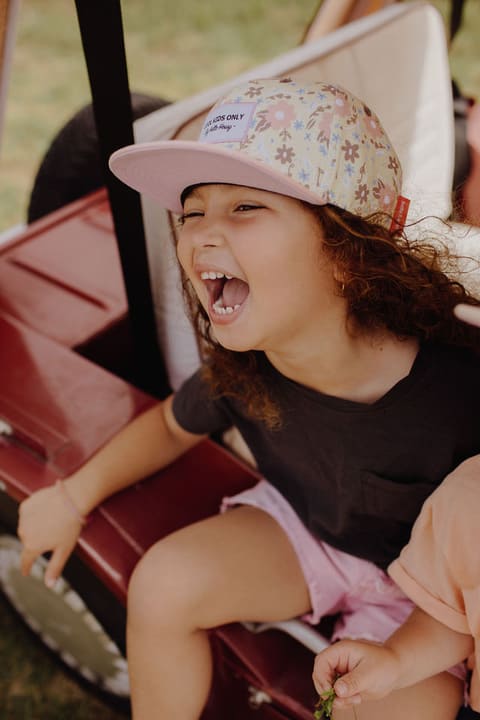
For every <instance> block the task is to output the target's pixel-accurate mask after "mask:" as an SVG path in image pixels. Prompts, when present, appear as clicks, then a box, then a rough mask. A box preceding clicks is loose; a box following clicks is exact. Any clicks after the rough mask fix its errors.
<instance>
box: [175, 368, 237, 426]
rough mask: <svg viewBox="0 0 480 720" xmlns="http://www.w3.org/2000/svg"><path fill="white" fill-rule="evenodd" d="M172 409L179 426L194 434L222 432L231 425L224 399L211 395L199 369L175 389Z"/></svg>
mask: <svg viewBox="0 0 480 720" xmlns="http://www.w3.org/2000/svg"><path fill="white" fill-rule="evenodd" d="M172 409H173V414H174V416H175V420H176V421H177V422H178V424H179V425H180V427H182V428H183V429H184V430H187V432H191V433H194V434H196V435H209V434H212V433H216V432H223V431H224V430H227V429H228V428H229V427H231V425H232V420H231V417H230V414H229V413H228V409H227V406H226V403H225V401H224V400H222V398H214V397H212V394H211V392H210V389H209V386H208V384H207V383H206V382H205V381H204V380H203V378H202V371H201V369H200V370H197V372H196V373H194V374H193V375H192V376H191V377H190V378H189V379H188V380H186V381H185V382H184V383H183V385H182V386H181V387H180V388H179V389H178V390H177V392H176V393H175V395H174V398H173V406H172Z"/></svg>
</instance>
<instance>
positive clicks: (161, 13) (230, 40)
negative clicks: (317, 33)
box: [0, 0, 480, 231]
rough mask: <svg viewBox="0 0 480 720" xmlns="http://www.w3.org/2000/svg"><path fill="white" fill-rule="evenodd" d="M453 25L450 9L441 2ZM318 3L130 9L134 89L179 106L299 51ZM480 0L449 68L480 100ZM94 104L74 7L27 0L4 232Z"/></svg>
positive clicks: (468, 10) (191, 2)
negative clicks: (56, 141)
mask: <svg viewBox="0 0 480 720" xmlns="http://www.w3.org/2000/svg"><path fill="white" fill-rule="evenodd" d="M433 4H434V5H436V6H437V7H438V8H439V9H440V11H441V12H442V14H443V15H444V17H447V15H448V11H449V7H450V2H449V0H435V2H434V3H433ZM318 5H319V2H318V0H294V1H292V0H243V1H242V2H241V3H230V2H225V1H224V0H208V1H204V2H196V1H195V0H124V2H123V15H124V25H125V35H126V47H127V56H128V63H129V72H130V83H131V87H132V89H134V90H137V91H139V92H146V93H149V94H153V95H157V96H161V97H165V98H167V99H169V100H175V99H179V98H182V97H185V96H188V95H190V94H192V93H195V92H198V91H200V90H203V89H205V88H207V87H209V86H211V85H214V84H216V83H219V82H221V81H223V80H225V79H227V78H229V77H232V76H234V75H236V74H238V73H239V72H241V71H243V70H246V69H248V68H249V67H253V66H255V65H257V64H258V63H260V62H262V61H264V60H266V59H268V58H271V57H273V56H274V55H276V54H278V53H280V52H284V51H286V50H288V49H290V48H293V47H295V46H296V45H297V44H299V43H300V42H301V39H302V35H303V32H304V30H305V28H306V26H307V24H308V22H309V20H310V19H311V17H312V16H313V15H314V13H315V10H316V8H317V7H318ZM478 6H479V0H467V2H466V7H465V20H464V24H463V27H462V30H461V32H460V33H459V34H458V36H457V38H456V39H455V42H454V45H453V48H452V53H451V63H452V68H453V73H454V76H455V77H456V78H457V79H458V81H459V82H460V86H461V88H462V89H463V90H464V92H465V93H467V94H469V95H472V96H474V97H477V96H478V95H480V62H478V60H479V57H478V55H479V49H478V37H479V36H480V35H479V33H480V13H479V7H478ZM87 102H89V88H88V81H87V76H86V70H85V66H84V62H83V56H82V51H81V43H80V38H79V33H78V29H77V22H76V14H75V6H74V2H73V0H70V1H69V2H67V1H66V0H23V1H22V4H21V9H20V18H19V23H18V33H17V43H16V48H15V53H14V59H13V67H12V74H11V82H10V91H9V97H8V105H7V115H6V123H5V131H4V137H3V141H2V146H1V148H0V231H1V230H3V229H5V228H8V227H9V226H11V225H15V224H17V223H22V222H24V219H25V213H26V207H27V204H28V197H29V193H30V189H31V186H32V182H33V178H34V175H35V171H36V169H37V167H38V165H39V163H40V161H41V159H42V157H43V154H44V152H45V151H46V149H47V147H48V145H49V143H50V142H51V140H52V138H53V137H54V135H55V133H56V132H57V131H58V130H59V128H60V127H62V126H63V125H64V123H65V122H66V121H67V120H68V119H69V118H70V117H71V116H72V115H73V113H74V112H75V111H76V110H78V109H79V108H80V107H81V106H82V105H84V104H86V103H87Z"/></svg>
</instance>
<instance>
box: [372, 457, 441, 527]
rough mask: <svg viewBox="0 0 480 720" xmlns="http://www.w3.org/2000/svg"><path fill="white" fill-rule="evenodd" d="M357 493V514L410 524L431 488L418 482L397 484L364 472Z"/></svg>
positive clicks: (432, 486)
mask: <svg viewBox="0 0 480 720" xmlns="http://www.w3.org/2000/svg"><path fill="white" fill-rule="evenodd" d="M359 490H360V492H359V501H360V507H359V508H358V511H359V514H362V515H371V516H374V517H379V518H383V519H385V520H388V519H391V520H392V521H396V522H401V523H408V524H412V523H413V522H414V521H415V519H416V517H417V515H418V513H419V512H420V508H421V507H422V505H423V503H424V502H425V500H426V499H427V497H428V496H429V495H431V493H432V492H433V491H434V490H435V485H433V484H432V483H427V482H421V481H410V482H400V481H398V482H397V481H394V480H389V479H386V478H384V477H380V476H379V475H376V474H375V473H373V472H369V471H366V470H364V471H362V473H361V476H360V487H359Z"/></svg>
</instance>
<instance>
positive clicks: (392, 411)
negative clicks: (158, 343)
mask: <svg viewBox="0 0 480 720" xmlns="http://www.w3.org/2000/svg"><path fill="white" fill-rule="evenodd" d="M261 365H262V372H263V373H264V375H265V378H266V381H267V383H268V386H269V388H270V391H271V393H272V396H273V397H274V399H275V400H276V402H277V403H278V405H279V407H280V409H281V412H282V418H283V425H282V427H281V428H280V429H279V430H269V429H268V428H267V427H266V426H265V425H264V424H263V423H261V422H259V421H256V420H252V419H251V418H249V417H248V415H247V414H246V412H245V409H244V408H243V407H242V404H241V402H239V401H237V400H232V399H231V398H227V397H221V398H215V399H214V398H212V396H211V394H210V392H209V387H208V385H206V384H205V382H204V381H203V379H202V376H201V372H200V371H199V372H197V373H196V374H194V375H193V376H192V377H191V378H190V379H189V380H187V381H186V382H185V384H184V385H183V386H182V387H181V388H180V390H179V391H178V393H177V394H176V396H175V398H174V403H173V411H174V414H175V417H176V419H177V421H178V423H179V424H180V425H181V427H183V428H184V429H185V430H188V431H189V432H193V433H199V434H204V433H216V432H220V431H223V430H225V429H227V428H228V427H231V426H232V425H235V426H236V427H237V428H238V430H239V431H240V433H241V434H242V436H243V437H244V439H245V441H246V442H247V444H248V446H249V447H250V449H251V451H252V453H253V455H254V457H255V460H256V462H257V464H258V468H259V470H260V472H261V473H262V475H263V476H264V477H265V478H266V479H267V480H269V482H271V483H272V484H273V485H274V486H275V487H276V488H277V489H278V490H279V491H280V492H281V493H282V494H283V495H284V497H285V498H286V499H287V500H288V502H289V503H290V504H291V505H292V506H293V508H294V509H295V510H296V512H297V513H298V515H299V516H300V518H301V519H302V521H303V522H304V523H305V525H306V527H307V528H308V529H309V530H310V531H311V532H312V533H313V534H314V535H315V536H316V537H318V538H321V539H322V540H324V541H326V542H327V543H329V544H330V545H332V546H334V547H336V548H339V549H340V550H343V551H345V552H348V553H350V554H352V555H356V556H358V557H362V558H366V559H368V560H371V561H372V562H374V563H376V564H377V565H378V566H380V567H381V568H386V567H387V565H388V564H389V563H390V562H391V561H392V560H393V559H394V558H395V557H397V555H398V554H399V552H400V550H401V549H402V547H403V546H404V545H405V544H406V542H407V541H408V539H409V536H410V530H411V527H412V525H413V522H414V520H415V518H416V517H417V515H418V513H419V511H420V508H421V506H422V504H423V501H424V500H425V499H426V498H427V497H428V496H429V495H430V493H431V492H432V491H433V490H434V489H435V487H436V486H437V485H438V484H439V483H440V482H441V481H442V480H443V478H444V477H445V476H446V475H447V474H448V473H449V472H450V471H451V470H452V469H453V468H454V467H456V466H457V465H458V464H459V463H460V462H462V461H463V460H464V459H465V458H467V457H470V456H472V455H475V454H477V453H479V452H480V362H479V359H478V356H477V355H475V354H474V353H473V352H470V351H466V350H461V349H458V348H452V347H447V346H441V345H430V344H425V345H424V346H423V347H422V348H421V350H420V351H419V353H418V355H417V358H416V360H415V362H414V365H413V367H412V369H411V372H410V374H409V375H408V376H407V377H405V378H404V379H402V380H401V381H400V382H398V383H397V384H396V385H395V386H394V387H393V388H391V390H389V391H388V392H387V393H386V394H385V395H384V396H383V397H382V398H380V399H379V400H378V401H377V402H375V403H373V404H364V403H358V402H353V401H350V400H344V399H340V398H336V397H332V396H329V395H324V394H322V393H319V392H317V391H315V390H312V389H310V388H307V387H305V386H303V385H300V384H298V383H296V382H293V381H292V380H289V379H288V378H285V377H284V376H283V375H281V374H280V373H279V372H278V371H277V370H275V368H274V367H273V366H272V365H271V364H270V363H269V362H268V360H267V359H266V358H265V357H264V356H263V355H262V363H261Z"/></svg>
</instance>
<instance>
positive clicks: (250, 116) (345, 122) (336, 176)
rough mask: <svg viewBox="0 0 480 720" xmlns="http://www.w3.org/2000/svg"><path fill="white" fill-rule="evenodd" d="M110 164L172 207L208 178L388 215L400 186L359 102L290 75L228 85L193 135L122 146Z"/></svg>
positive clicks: (395, 163)
mask: <svg viewBox="0 0 480 720" xmlns="http://www.w3.org/2000/svg"><path fill="white" fill-rule="evenodd" d="M110 167H111V168H112V170H113V172H114V173H115V174H116V175H118V177H120V179H122V180H124V182H126V183H127V184H129V185H131V186H132V187H134V188H135V189H137V190H139V191H140V192H145V193H146V194H147V195H150V196H151V197H154V198H155V199H156V200H158V201H159V202H160V203H161V204H162V205H163V206H164V207H166V208H167V209H170V210H172V211H173V212H181V211H182V204H181V195H182V192H183V191H184V190H185V189H186V188H187V187H190V186H192V185H196V184H202V183H212V182H218V183H230V184H235V185H246V186H250V187H257V188H260V189H263V190H269V191H271V192H279V193H282V194H284V195H289V196H291V197H295V198H298V199H301V200H305V201H307V202H309V203H312V204H317V205H324V204H326V203H331V204H333V205H336V206H338V207H340V208H343V209H345V210H349V211H350V212H351V213H354V214H356V215H360V216H362V217H366V216H369V215H372V214H374V213H379V212H381V213H386V217H390V218H391V217H392V216H394V215H395V211H396V207H397V201H398V200H399V197H400V192H401V183H402V171H401V167H400V162H399V160H398V157H397V155H396V153H395V150H394V148H393V146H392V144H391V142H390V140H389V138H388V137H387V135H386V133H385V131H384V129H383V127H382V125H381V124H380V121H379V120H378V118H377V116H376V115H375V114H374V113H373V112H372V110H370V108H368V107H367V105H366V104H365V103H364V102H362V101H361V100H359V99H358V98H357V97H355V96H354V95H352V93H350V92H349V91H348V90H346V89H345V88H343V87H340V86H339V85H334V84H332V83H328V82H314V83H309V84H302V83H298V82H295V81H293V80H290V79H281V80H278V79H266V80H251V81H249V82H246V83H244V84H243V85H240V86H237V87H235V88H233V89H232V90H231V91H230V92H229V93H228V94H227V95H225V96H224V97H223V98H222V99H221V100H219V101H218V102H217V103H216V104H215V106H214V107H213V108H212V110H211V111H210V112H209V113H208V115H207V117H206V119H205V122H204V125H203V128H202V131H201V134H200V137H199V140H198V141H196V142H194V141H181V140H171V141H167V142H157V143H145V144H139V145H132V146H129V147H127V148H123V149H122V150H119V151H117V152H116V153H114V155H113V156H112V158H111V161H110ZM402 199H403V198H402Z"/></svg>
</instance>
